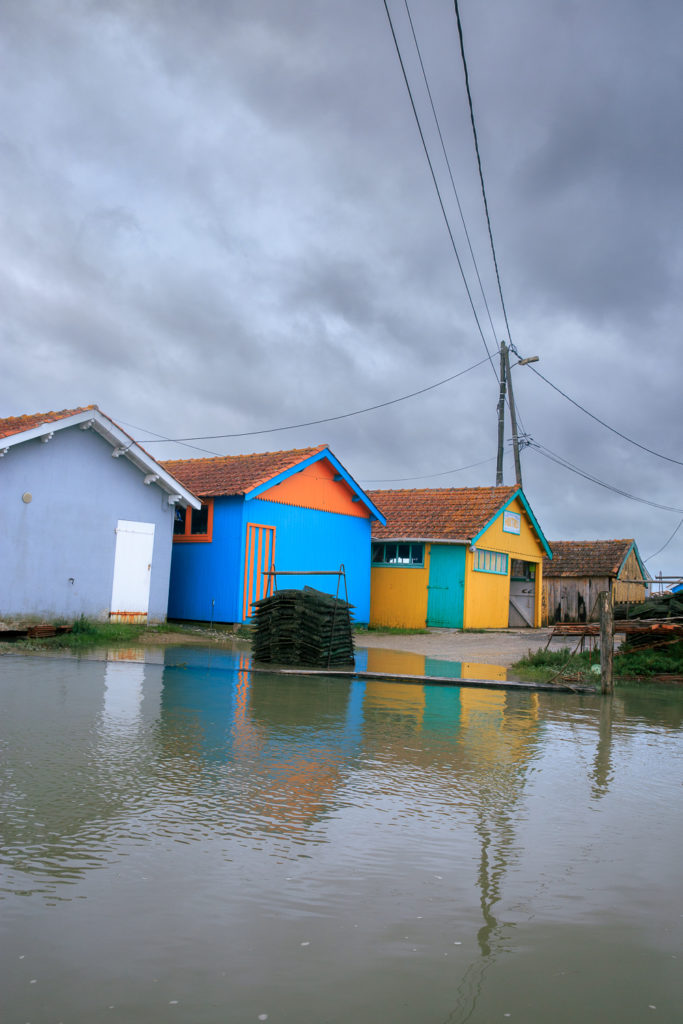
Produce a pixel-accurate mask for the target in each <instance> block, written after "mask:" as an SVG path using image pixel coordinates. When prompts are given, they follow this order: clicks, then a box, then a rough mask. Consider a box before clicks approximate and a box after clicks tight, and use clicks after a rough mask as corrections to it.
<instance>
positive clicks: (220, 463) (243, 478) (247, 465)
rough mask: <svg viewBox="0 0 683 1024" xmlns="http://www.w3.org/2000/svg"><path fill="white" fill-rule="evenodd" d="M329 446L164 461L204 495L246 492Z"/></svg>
mask: <svg viewBox="0 0 683 1024" xmlns="http://www.w3.org/2000/svg"><path fill="white" fill-rule="evenodd" d="M325 448H327V445H325V444H320V445H318V446H317V447H316V448H292V449H290V450H289V451H284V452H256V453H255V454H253V455H218V456H216V458H213V459H170V460H168V461H167V462H162V463H161V465H162V466H163V468H164V469H165V470H166V471H167V472H168V473H171V474H172V475H173V476H174V477H175V478H176V480H180V482H181V484H183V485H184V486H185V487H187V488H188V489H189V490H191V491H192V492H193V494H196V495H198V496H199V497H201V498H208V497H220V496H225V495H231V494H246V493H247V492H248V491H251V490H253V489H254V487H258V485H259V484H263V483H266V482H267V481H268V480H272V479H273V477H275V476H278V475H279V474H280V473H283V472H284V471H285V470H287V469H291V468H292V466H297V465H298V464H299V463H300V462H303V461H304V460H305V459H308V458H309V457H310V456H311V455H317V453H318V452H322V451H324V450H325Z"/></svg>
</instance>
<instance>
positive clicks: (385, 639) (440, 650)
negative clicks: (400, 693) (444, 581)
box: [355, 627, 576, 668]
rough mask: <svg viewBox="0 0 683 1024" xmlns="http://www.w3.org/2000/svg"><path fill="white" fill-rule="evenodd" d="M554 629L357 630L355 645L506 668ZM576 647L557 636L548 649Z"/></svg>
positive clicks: (570, 640)
mask: <svg viewBox="0 0 683 1024" xmlns="http://www.w3.org/2000/svg"><path fill="white" fill-rule="evenodd" d="M550 633H551V629H550V628H547V627H546V628H543V629H487V630H484V631H483V632H481V633H469V632H465V633H463V632H462V631H461V630H458V629H431V630H430V631H429V633H374V632H373V633H357V634H356V636H355V643H356V647H381V648H382V649H384V650H389V651H410V652H411V653H412V654H424V655H427V656H428V657H430V658H441V659H442V660H444V661H471V662H480V663H484V664H487V665H504V666H505V667H506V668H507V667H508V666H510V665H512V664H514V662H516V661H519V659H520V658H522V657H524V655H525V654H526V653H527V652H528V651H537V650H538V649H539V648H540V647H545V646H546V644H547V642H548V637H549V636H550ZM568 646H569V647H572V648H573V647H575V646H576V640H574V639H573V638H572V637H566V636H565V637H555V639H554V640H552V641H551V643H550V646H549V650H551V651H559V650H562V649H563V648H565V647H568Z"/></svg>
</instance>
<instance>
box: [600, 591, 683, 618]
mask: <svg viewBox="0 0 683 1024" xmlns="http://www.w3.org/2000/svg"><path fill="white" fill-rule="evenodd" d="M614 618H615V619H657V620H658V621H660V620H661V619H675V618H680V619H682V620H683V595H681V594H661V595H658V596H657V597H651V598H650V599H649V600H647V601H641V602H640V604H636V605H633V604H632V605H628V604H618V605H615V608H614Z"/></svg>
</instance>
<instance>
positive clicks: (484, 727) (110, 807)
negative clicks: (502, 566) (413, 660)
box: [0, 648, 683, 1024]
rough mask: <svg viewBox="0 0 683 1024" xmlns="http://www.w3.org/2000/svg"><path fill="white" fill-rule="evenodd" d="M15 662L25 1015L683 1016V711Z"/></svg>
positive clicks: (9, 725)
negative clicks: (682, 947) (682, 875)
mask: <svg viewBox="0 0 683 1024" xmlns="http://www.w3.org/2000/svg"><path fill="white" fill-rule="evenodd" d="M163 660H164V663H162V664H151V663H147V664H145V663H142V662H127V661H120V660H110V661H106V662H97V661H72V660H71V661H70V660H57V659H45V658H24V657H6V658H4V659H0V743H1V747H0V754H1V757H2V762H1V769H0V771H1V774H0V801H1V802H0V842H1V849H0V939H1V943H2V946H1V954H2V955H1V956H0V1000H1V1001H2V1003H1V1005H2V1011H1V1012H2V1020H3V1024H14V1022H20V1024H44V1022H45V1024H48V1022H49V1024H56V1022H59V1021H63V1022H64V1024H67V1022H68V1024H86V1022H87V1024H97V1022H99V1021H107V1022H109V1024H114V1022H116V1021H121V1022H126V1024H137V1022H140V1024H143V1022H144V1024H156V1022H158V1021H164V1022H165V1021H171V1022H172V1021H176V1022H178V1024H180V1022H182V1024H204V1022H206V1024H218V1022H226V1021H227V1022H233V1021H234V1022H242V1021H245V1022H249V1021H259V1020H266V1019H267V1020H268V1021H271V1022H273V1024H276V1022H286V1024H295V1022H296V1024H299V1022H308V1021H311V1022H333V1024H337V1022H347V1021H349V1022H351V1021H353V1022H354V1024H365V1022H368V1024H369V1022H376V1021H387V1022H397V1024H403V1022H420V1024H432V1022H434V1024H441V1022H443V1024H445V1022H450V1024H460V1022H465V1021H472V1022H480V1024H484V1022H486V1024H488V1022H491V1021H499V1020H500V1021H501V1022H503V1024H504V1022H505V1021H506V1020H507V1019H510V1020H511V1021H512V1022H514V1021H515V1020H517V1021H524V1022H532V1024H545V1022H559V1024H564V1022H567V1024H569V1022H576V1021H583V1022H586V1021H588V1022H592V1021H595V1022H598V1021H623V1022H632V1021H645V1020H648V1021H650V1020H652V1021H660V1022H662V1021H667V1022H669V1021H671V1022H679V1021H680V1020H681V1019H683V950H682V949H681V946H682V941H681V940H682V937H683V899H682V896H683V882H682V878H681V874H682V872H681V864H682V857H683V853H682V851H683V801H682V799H681V796H682V794H681V784H682V782H683V775H682V771H681V769H682V764H683V756H682V755H683V742H682V736H683V733H682V731H681V729H682V724H683V694H681V693H680V691H678V690H675V689H663V688H652V689H639V690H631V691H623V692H618V693H617V695H616V696H615V697H614V698H613V699H612V700H611V701H610V700H607V699H603V698H601V697H599V696H594V697H593V696H576V695H566V694H546V693H540V694H534V693H528V692H505V691H494V690H487V689H468V688H465V687H463V688H459V687H457V686H453V687H451V686H433V685H427V686H406V685H402V684H400V683H383V682H374V681H373V682H365V683H363V682H350V681H348V680H326V679H321V678H316V677H298V676H292V677H286V678H283V677H277V676H275V675H270V674H256V673H254V674H252V673H251V672H250V671H249V670H248V667H247V661H246V659H245V658H244V656H243V655H239V654H233V653H216V652H207V651H201V650H196V649H179V648H174V649H172V650H170V651H167V652H166V654H165V655H164V659H163Z"/></svg>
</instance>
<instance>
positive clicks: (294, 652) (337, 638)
mask: <svg viewBox="0 0 683 1024" xmlns="http://www.w3.org/2000/svg"><path fill="white" fill-rule="evenodd" d="M254 607H255V609H256V623H255V632H254V639H253V641H252V653H253V656H254V660H255V661H264V662H273V663H276V664H278V665H300V666H302V667H303V666H306V667H314V668H329V667H330V666H331V665H349V664H353V661H354V652H353V633H352V629H351V607H352V606H351V605H350V604H348V603H347V602H346V601H342V600H340V599H339V598H335V597H332V596H331V595H330V594H324V593H322V592H321V591H319V590H314V589H313V588H312V587H304V588H303V590H278V591H277V593H275V594H273V595H272V596H271V597H264V598H263V599H262V600H261V601H256V602H255V603H254Z"/></svg>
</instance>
